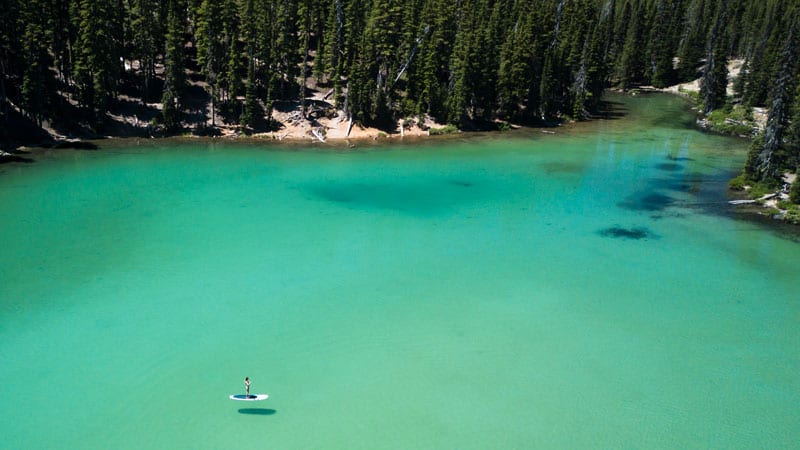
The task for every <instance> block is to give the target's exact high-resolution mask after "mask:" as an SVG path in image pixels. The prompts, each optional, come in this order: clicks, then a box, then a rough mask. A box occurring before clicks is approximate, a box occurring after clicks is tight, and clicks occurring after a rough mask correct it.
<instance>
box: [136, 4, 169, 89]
mask: <svg viewBox="0 0 800 450" xmlns="http://www.w3.org/2000/svg"><path fill="white" fill-rule="evenodd" d="M161 12H162V8H160V7H159V1H158V0H133V1H131V11H130V16H131V18H130V21H131V31H132V40H133V43H132V44H133V52H132V55H131V57H132V58H134V59H136V60H138V61H139V71H140V72H141V77H142V86H141V88H142V103H147V101H148V100H149V98H150V95H151V92H150V91H151V87H152V85H153V83H154V81H155V78H156V60H157V58H158V55H159V54H160V53H161V49H163V48H164V26H163V20H164V18H163V17H162V16H161Z"/></svg>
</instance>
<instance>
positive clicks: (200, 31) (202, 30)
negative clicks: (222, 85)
mask: <svg viewBox="0 0 800 450" xmlns="http://www.w3.org/2000/svg"><path fill="white" fill-rule="evenodd" d="M225 3H226V2H220V1H218V0H202V3H201V4H200V7H199V8H198V11H197V25H196V26H197V32H196V37H197V63H198V64H199V65H200V69H201V70H202V72H203V74H204V75H205V77H206V82H207V83H208V89H209V91H210V92H209V93H210V94H211V126H216V103H217V99H218V97H219V80H220V74H221V73H222V72H224V71H225V67H226V65H225V63H226V62H227V61H226V58H225V52H226V51H227V50H228V47H229V45H230V43H229V42H228V41H229V39H230V36H228V35H227V34H226V33H225V23H224V22H223V21H221V20H220V18H221V17H224V16H223V11H225V9H224V8H225Z"/></svg>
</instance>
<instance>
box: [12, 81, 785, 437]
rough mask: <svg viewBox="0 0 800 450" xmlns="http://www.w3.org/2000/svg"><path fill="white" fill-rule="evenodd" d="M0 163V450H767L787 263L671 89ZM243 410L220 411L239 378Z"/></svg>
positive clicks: (737, 151) (735, 147)
mask: <svg viewBox="0 0 800 450" xmlns="http://www.w3.org/2000/svg"><path fill="white" fill-rule="evenodd" d="M612 99H613V100H615V101H618V102H622V104H620V105H618V106H619V107H620V108H622V109H623V110H624V111H626V113H627V115H626V117H624V118H622V119H620V120H608V121H597V122H592V123H588V124H579V125H577V126H571V127H564V128H559V129H557V130H556V131H557V133H556V134H555V135H549V134H544V133H540V132H538V131H524V132H523V131H520V132H510V133H507V134H496V135H490V136H473V137H471V138H468V139H462V138H455V139H441V140H439V139H436V140H434V139H432V140H429V141H422V142H416V143H414V144H411V145H404V146H399V147H385V146H383V147H377V148H365V147H360V148H358V149H356V150H349V149H344V148H333V149H331V148H327V147H313V148H310V149H307V150H300V151H298V149H296V148H292V149H286V148H282V147H275V146H266V147H264V146H257V145H221V144H209V143H207V142H204V143H198V144H194V145H190V144H186V143H184V144H174V143H169V142H167V141H160V142H156V143H155V144H148V145H140V146H136V145H130V146H114V147H109V148H107V149H104V150H101V151H59V152H57V153H49V154H43V155H40V156H38V157H37V162H36V163H34V164H27V165H6V166H0V224H2V227H3V230H4V236H3V239H2V241H3V243H2V248H0V361H2V364H0V414H1V415H2V419H3V420H1V421H0V436H2V439H0V447H2V448H82V449H91V448H98V449H99V448H153V449H158V448H166V449H175V448H187V449H188V448H192V449H195V448H348V449H354V448H365V449H374V448H403V449H406V448H460V449H465V448H621V447H635V448H696V447H703V448H709V447H710V448H787V447H793V446H795V445H796V442H797V424H798V423H800V410H798V408H797V405H798V404H800V375H798V374H800V357H799V355H800V354H798V348H800V313H798V311H799V310H800V308H799V306H800V300H798V296H797V295H796V292H797V290H796V289H797V288H796V286H797V279H798V275H800V268H798V265H797V262H796V258H797V255H798V254H800V252H799V251H800V245H799V244H798V243H797V242H796V241H794V240H792V239H788V238H787V237H786V236H782V235H779V234H777V233H775V232H774V231H771V230H769V229H765V228H761V227H760V226H758V225H756V224H751V223H747V222H743V221H737V220H734V219H733V218H732V217H731V216H730V210H729V209H728V206H727V204H726V203H725V202H726V193H725V186H726V181H727V179H728V178H729V177H730V176H731V175H732V174H734V173H735V172H736V171H738V170H739V168H740V167H741V164H742V161H743V158H744V152H745V146H746V143H744V142H742V141H738V140H733V139H727V138H721V137H716V136H710V135H704V134H701V133H699V132H697V131H694V130H691V129H690V128H688V124H690V123H691V117H690V116H689V115H688V114H687V113H686V111H685V104H684V103H683V101H682V100H680V99H677V98H673V97H664V96H645V97H635V98H624V97H613V98H612ZM245 375H247V376H249V377H250V378H251V379H252V382H253V384H252V392H255V393H268V394H270V398H269V400H266V401H264V402H254V403H244V402H233V401H231V400H229V399H228V395H230V394H234V393H241V391H242V390H243V387H242V379H243V378H244V376H245Z"/></svg>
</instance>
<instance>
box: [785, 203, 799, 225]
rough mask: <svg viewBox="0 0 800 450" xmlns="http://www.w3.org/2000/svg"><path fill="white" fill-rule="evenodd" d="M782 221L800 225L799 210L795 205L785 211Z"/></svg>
mask: <svg viewBox="0 0 800 450" xmlns="http://www.w3.org/2000/svg"><path fill="white" fill-rule="evenodd" d="M784 219H785V220H786V221H787V222H789V223H793V224H795V225H800V208H798V207H797V205H791V206H790V207H789V208H788V209H787V210H786V215H785V216H784Z"/></svg>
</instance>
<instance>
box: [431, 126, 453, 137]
mask: <svg viewBox="0 0 800 450" xmlns="http://www.w3.org/2000/svg"><path fill="white" fill-rule="evenodd" d="M457 132H458V127H457V126H455V125H453V124H447V125H445V126H444V127H443V128H431V129H430V135H431V136H436V135H439V134H452V133H457Z"/></svg>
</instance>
